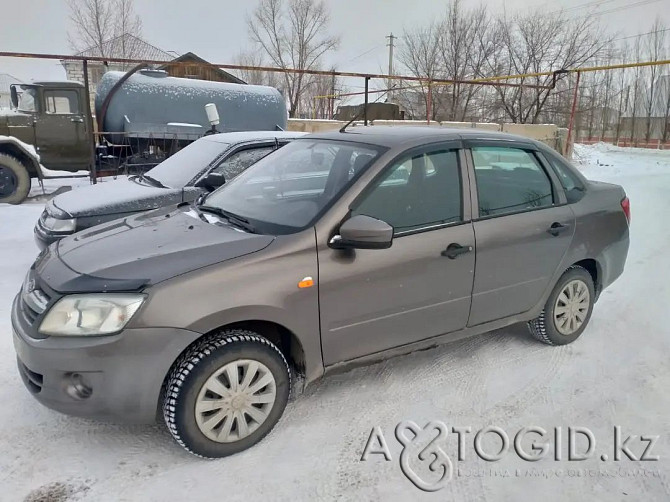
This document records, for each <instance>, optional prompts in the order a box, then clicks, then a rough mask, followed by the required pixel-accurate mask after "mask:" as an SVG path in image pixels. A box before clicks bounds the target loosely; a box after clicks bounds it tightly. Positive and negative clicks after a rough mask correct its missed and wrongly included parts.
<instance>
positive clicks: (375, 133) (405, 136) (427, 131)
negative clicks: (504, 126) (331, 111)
mask: <svg viewBox="0 0 670 502" xmlns="http://www.w3.org/2000/svg"><path fill="white" fill-rule="evenodd" d="M307 138H309V139H312V138H314V139H331V140H339V141H354V142H358V143H367V144H372V145H378V146H384V147H388V148H391V147H394V146H399V145H401V144H403V143H406V142H409V141H416V140H419V139H424V140H426V143H430V142H436V141H449V140H458V139H485V140H506V141H516V142H524V143H533V144H537V142H536V141H534V140H532V139H530V138H526V137H524V136H517V135H515V134H507V133H502V132H497V131H486V130H484V129H458V128H454V129H452V128H446V127H430V126H367V127H366V126H356V127H348V128H347V130H346V131H345V132H340V131H339V130H338V131H329V132H324V133H316V134H310V135H309V136H308V137H307Z"/></svg>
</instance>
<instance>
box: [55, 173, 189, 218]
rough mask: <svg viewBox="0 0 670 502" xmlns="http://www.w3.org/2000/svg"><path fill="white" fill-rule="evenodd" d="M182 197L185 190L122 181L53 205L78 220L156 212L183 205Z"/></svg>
mask: <svg viewBox="0 0 670 502" xmlns="http://www.w3.org/2000/svg"><path fill="white" fill-rule="evenodd" d="M181 197H182V189H181V188H160V187H155V186H149V185H142V184H139V183H135V182H134V181H132V179H130V178H120V179H117V180H113V181H106V182H103V183H98V184H96V185H90V186H84V187H79V188H77V189H76V190H71V191H69V192H65V193H62V194H60V195H57V196H56V197H54V198H53V199H52V200H51V202H50V205H53V206H55V208H56V209H57V210H56V211H54V212H55V213H59V212H60V213H61V214H62V213H66V215H69V217H71V218H77V217H79V216H98V215H103V214H123V213H132V212H137V211H144V210H147V209H156V208H159V207H164V206H168V205H170V204H176V203H178V202H181Z"/></svg>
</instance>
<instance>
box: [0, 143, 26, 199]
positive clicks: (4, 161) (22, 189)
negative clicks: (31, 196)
mask: <svg viewBox="0 0 670 502" xmlns="http://www.w3.org/2000/svg"><path fill="white" fill-rule="evenodd" d="M29 192H30V173H29V172H28V169H27V168H26V166H25V165H23V163H22V162H21V161H20V160H19V159H17V158H16V157H13V156H11V155H8V154H6V153H0V202H4V203H5V204H21V202H23V201H24V200H25V199H26V197H28V193H29Z"/></svg>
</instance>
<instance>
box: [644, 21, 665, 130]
mask: <svg viewBox="0 0 670 502" xmlns="http://www.w3.org/2000/svg"><path fill="white" fill-rule="evenodd" d="M644 48H645V52H646V54H645V56H646V59H647V61H660V60H662V59H663V58H664V56H665V27H664V25H663V23H661V20H660V19H659V18H656V20H655V21H654V24H653V25H652V28H651V32H650V33H649V35H648V36H647V37H646V40H645V47H644ZM660 72H661V70H660V67H659V66H656V65H653V66H649V67H648V68H647V69H646V71H645V73H646V74H647V75H646V78H645V80H646V81H647V82H648V83H649V85H648V87H647V88H646V90H645V92H644V99H643V100H644V110H645V114H646V117H645V134H644V139H645V141H646V142H647V143H649V140H650V139H651V133H652V121H653V117H654V116H655V115H660V113H658V114H657V113H656V112H657V108H658V103H657V101H658V85H659V77H660V76H661V73H660Z"/></svg>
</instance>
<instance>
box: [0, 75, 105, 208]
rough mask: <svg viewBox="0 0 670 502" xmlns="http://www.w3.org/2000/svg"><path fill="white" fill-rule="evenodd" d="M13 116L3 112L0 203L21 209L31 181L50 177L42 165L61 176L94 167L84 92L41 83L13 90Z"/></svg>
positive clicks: (0, 119)
mask: <svg viewBox="0 0 670 502" xmlns="http://www.w3.org/2000/svg"><path fill="white" fill-rule="evenodd" d="M11 89H12V103H13V108H12V109H11V110H0V202H5V203H9V204H19V203H20V202H22V201H23V200H24V199H25V198H26V196H27V195H28V192H29V191H30V184H31V178H38V179H41V178H43V177H44V174H43V171H42V169H41V166H40V163H41V164H42V165H44V166H45V167H47V168H48V169H52V170H57V171H71V172H74V171H80V170H85V169H89V167H90V165H91V146H90V145H91V143H90V142H91V137H92V135H91V132H90V130H89V127H90V126H89V121H88V120H87V119H86V111H85V110H84V107H83V106H82V104H83V103H86V101H85V92H84V86H83V85H81V84H79V83H76V82H36V83H35V84H30V85H20V86H19V85H17V86H12V88H11Z"/></svg>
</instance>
